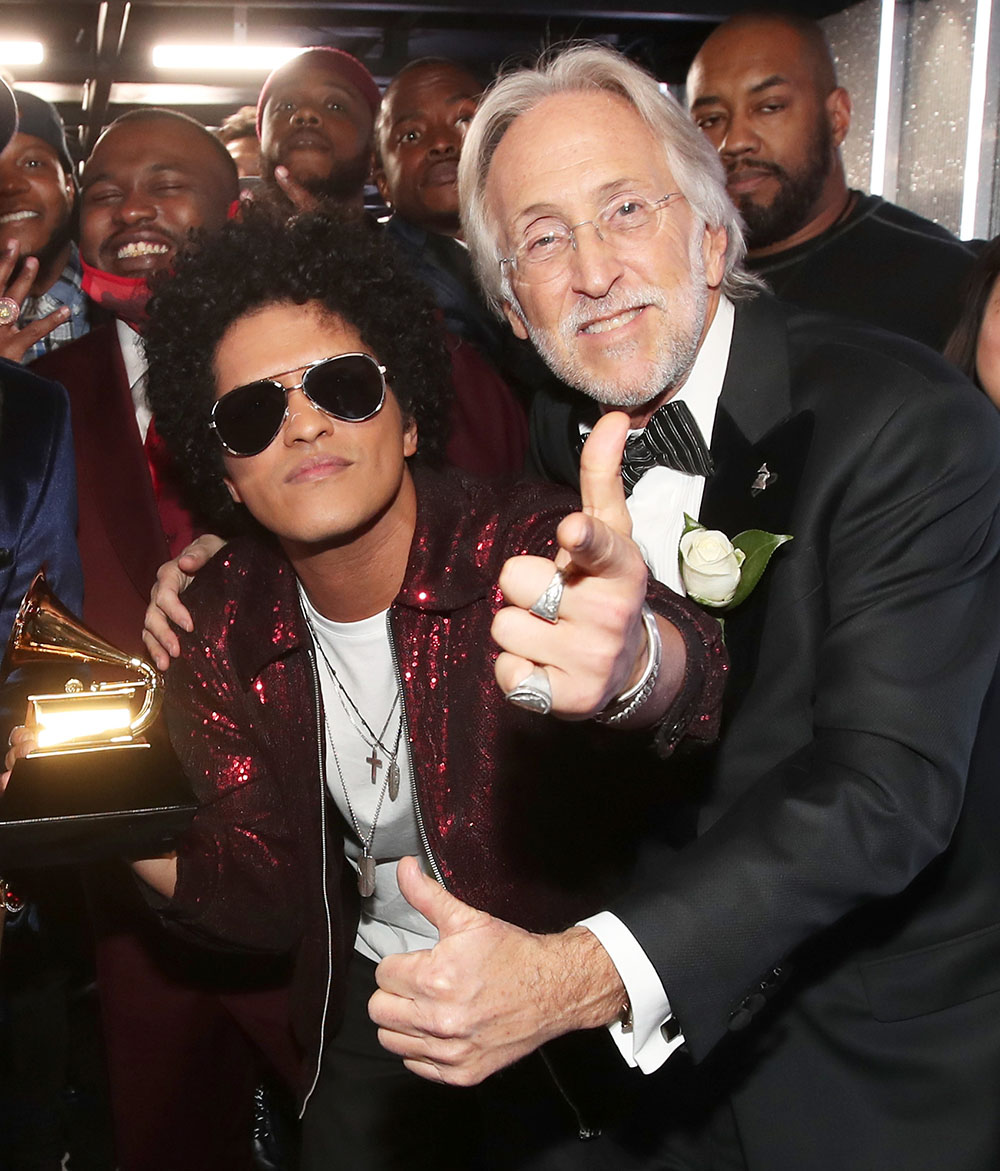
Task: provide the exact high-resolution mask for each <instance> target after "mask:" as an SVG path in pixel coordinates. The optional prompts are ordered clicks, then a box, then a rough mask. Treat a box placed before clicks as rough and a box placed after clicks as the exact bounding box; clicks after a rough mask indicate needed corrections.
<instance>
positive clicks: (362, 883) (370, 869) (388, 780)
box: [303, 611, 403, 899]
mask: <svg viewBox="0 0 1000 1171" xmlns="http://www.w3.org/2000/svg"><path fill="white" fill-rule="evenodd" d="M303 614H304V616H305V620H306V625H307V626H308V627H309V632H310V634H311V635H312V640H313V646H315V647H316V649H317V650H318V651H319V654H320V658H321V659H322V660H323V664H324V666H325V667H326V669H327V671H329V673H330V678H331V679H332V680H333V681H334V683H335V684H336V685H337V689H338V694H341V693H342V694H343V696H344V697H345V698H346V699H347V701H348V703H350V705H351V707H352V708H354V710H355V711H356V712H357V714H358V718H359V719H360V720H361V722H362V723H363V724H364V726H365V727H366V728H368V731H369V732H370V733H371V735H372V738H373V740H374V741H375V743H377V744H378V746H379V748H381V749H382V751H383V752H384V753H385V754H386V756H387V757H388V758H389V768H388V771H387V772H386V776H385V780H384V781H383V782H382V788H381V790H380V791H379V795H378V800H377V801H376V803H375V812H374V814H373V815H372V824H371V828H370V829H369V831H368V834H367V836H366V835H364V834H363V833H362V832H361V825H360V824H359V822H358V818H357V815H356V814H355V812H354V806H353V805H352V804H351V794H350V792H349V790H348V787H347V781H346V780H345V779H344V770H343V769H342V768H341V765H340V757H339V756H338V755H337V747H336V745H335V744H334V742H333V732H332V731H331V729H330V721H329V719H328V718H327V715H326V712H325V711H324V712H323V726H324V728H325V730H326V740H327V744H329V746H330V755H331V756H332V757H333V763H334V765H336V768H337V776H338V777H339V778H340V787H341V789H342V790H343V792H344V802H345V804H346V805H347V812H348V814H349V815H350V818H351V825H352V826H353V827H354V833H355V835H356V836H357V839H358V841H359V842H360V843H361V857H360V858H359V859H358V891H359V892H360V894H361V897H362V898H363V899H367V898H370V897H371V896H372V895H373V894H374V893H375V865H376V863H375V858H374V856H373V855H372V843H373V842H374V841H375V830H376V827H377V826H378V819H379V814H380V813H381V812H382V803H383V802H384V801H385V795H386V793H388V794H389V800H390V801H395V800H396V798H397V796H398V795H399V764H398V763H397V759H396V758H397V756H398V755H399V745H400V742H401V741H402V737H403V713H402V712H400V713H399V724H398V726H397V728H396V742H395V744H393V746H392V752H391V754H390V753H389V751H388V749H387V748H386V747H385V745H384V744H383V743H382V736H385V733H386V729H387V728H388V727H389V721H390V720H391V719H392V713H393V712H394V711H395V710H396V709H397V707H399V701H400V693H399V689H398V688H397V689H396V696H395V699H394V700H393V702H392V707H391V708H390V709H389V714H388V716H386V719H385V724H384V725H383V727H382V733H381V736H376V735H375V733H374V732H372V731H371V728H370V727H369V725H368V721H367V720H365V718H364V716H362V715H361V712H360V711H358V708H357V705H356V704H355V703H354V700H353V699H351V696H350V694H349V693H348V691H347V689H346V688H345V687H344V685H343V683H341V681H340V679H339V677H338V675H337V672H336V671H335V670H334V667H333V664H332V663H331V662H330V660H329V659H328V658H327V656H326V651H325V650H324V649H323V645H322V643H321V642H320V641H319V638H318V636H317V634H316V629H315V627H314V626H313V624H312V622H311V621H310V619H309V615H308V614H305V611H303ZM341 705H342V706H343V708H344V712H345V714H346V715H347V718H348V719H349V720H350V722H351V725H352V727H353V728H354V730H355V731H356V732H357V733H358V735H359V736H360V737H361V739H362V740H363V741H364V742H365V743H366V744H370V747H371V750H372V755H371V756H370V757H367V758H366V760H365V763H366V764H370V765H371V769H372V783H373V784H374V783H375V780H376V769H377V768H381V767H382V761H381V760H379V759H378V753H377V752H376V751H375V743H371V742H370V741H368V739H367V738H366V737H365V735H364V733H363V732H362V731H361V729H360V728H358V726H357V724H355V722H354V720H353V719H351V713H350V711H349V709H348V708H347V705H346V704H344V701H343V699H342V700H341Z"/></svg>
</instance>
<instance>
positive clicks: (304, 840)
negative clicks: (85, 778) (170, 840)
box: [165, 471, 726, 1083]
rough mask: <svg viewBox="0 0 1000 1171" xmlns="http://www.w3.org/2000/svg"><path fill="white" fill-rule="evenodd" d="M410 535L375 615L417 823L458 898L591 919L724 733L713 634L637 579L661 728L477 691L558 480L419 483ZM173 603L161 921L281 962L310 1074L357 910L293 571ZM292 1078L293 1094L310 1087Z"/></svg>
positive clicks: (679, 602)
mask: <svg viewBox="0 0 1000 1171" xmlns="http://www.w3.org/2000/svg"><path fill="white" fill-rule="evenodd" d="M415 479H416V485H417V523H416V532H415V535H414V540H413V544H412V547H411V551H410V559H409V564H408V566H407V570H406V575H405V579H404V583H403V587H402V589H401V591H400V593H399V596H398V597H397V598H396V600H395V602H394V603H393V605H392V607H391V609H390V630H391V634H392V643H393V648H394V653H395V658H396V663H397V666H398V670H399V675H400V679H401V682H402V687H403V697H404V706H405V716H406V730H407V734H408V735H409V738H410V744H411V753H412V760H413V767H414V777H415V789H416V794H417V806H418V819H419V824H420V826H421V827H422V832H423V834H424V836H425V839H426V845H427V849H428V852H429V854H430V856H431V858H432V860H433V863H434V866H435V868H436V870H437V873H438V876H439V878H440V879H441V880H442V881H443V882H444V883H445V885H446V886H447V887H448V888H449V889H450V890H451V891H452V892H453V893H455V894H456V895H457V896H458V897H459V898H461V899H463V900H465V901H466V902H468V903H470V904H472V905H473V906H476V907H479V908H482V909H483V910H486V911H489V912H491V913H492V914H495V915H498V916H501V917H503V918H505V919H507V920H512V921H513V922H516V923H518V924H520V925H521V926H523V927H526V928H528V929H530V930H536V931H550V930H560V929H562V928H564V927H566V926H569V925H570V924H572V923H573V922H575V921H576V920H577V919H579V918H580V917H582V916H584V915H586V914H588V913H591V912H594V911H596V910H598V909H600V907H601V906H602V905H603V904H604V903H605V902H606V900H607V899H608V898H609V897H610V896H611V895H612V894H613V893H615V892H616V891H617V890H618V889H620V886H621V884H622V882H623V881H624V878H625V877H626V876H627V874H628V871H629V867H630V865H631V862H632V854H633V848H634V846H635V839H636V838H637V837H638V835H639V833H640V832H642V831H644V830H645V829H646V828H647V827H648V825H649V818H650V816H651V814H650V811H649V810H647V809H646V808H645V806H646V805H649V804H657V803H660V804H665V805H666V808H665V809H664V810H663V819H662V820H663V821H664V822H668V821H669V817H670V801H671V799H672V796H671V795H672V794H673V793H675V792H676V788H677V785H678V778H677V776H676V775H675V774H677V773H681V772H683V762H682V760H678V761H677V762H675V764H674V765H672V766H671V767H669V768H665V767H664V766H663V763H662V758H663V757H664V756H665V755H668V754H669V753H670V752H671V751H672V749H673V747H674V746H675V744H676V743H677V742H678V741H679V740H681V739H682V738H684V737H687V738H688V739H693V740H702V741H708V740H711V739H713V738H714V736H715V734H716V732H717V730H718V712H719V705H720V700H721V695H722V689H723V681H724V675H725V669H726V668H725V654H724V651H723V649H722V642H721V637H720V634H719V629H718V627H717V625H716V623H715V622H714V621H713V620H712V619H710V618H706V617H705V616H704V615H703V614H702V613H701V611H699V610H698V608H697V607H696V606H694V605H693V604H692V603H689V602H688V601H687V600H686V599H682V598H678V597H677V596H676V595H674V594H672V593H670V592H669V591H668V590H666V589H664V588H663V587H661V586H659V585H657V584H656V583H651V586H650V594H649V597H650V601H651V603H652V604H653V606H654V608H655V609H656V610H657V611H658V612H659V613H661V614H663V615H665V616H666V617H668V618H669V619H670V620H671V621H672V622H673V623H674V624H675V625H676V626H677V627H678V628H679V629H680V631H681V633H682V634H683V636H684V640H685V643H686V646H687V661H688V669H687V676H686V678H685V681H684V684H683V687H682V689H681V693H680V694H679V696H678V698H677V700H676V702H675V704H674V705H673V707H672V709H671V711H670V712H669V713H668V715H667V717H666V719H665V720H664V721H663V722H662V723H661V725H660V726H659V727H658V728H657V729H656V731H655V733H645V734H627V733H622V732H614V731H611V730H609V729H606V728H602V727H599V726H598V725H595V724H593V723H585V724H580V723H564V722H562V721H559V720H554V719H543V718H540V717H538V716H535V715H531V714H529V713H526V712H523V711H520V710H518V709H517V708H514V707H513V706H512V705H510V704H508V703H505V702H504V701H503V698H502V696H501V694H500V692H499V690H498V688H497V686H496V683H495V681H494V678H493V661H494V657H495V653H496V648H495V646H494V644H493V643H492V641H491V639H490V623H491V621H492V618H493V615H494V613H495V612H496V610H497V609H498V607H499V606H500V604H501V598H500V593H499V590H498V588H497V585H496V582H497V577H498V575H499V573H500V569H501V567H502V566H503V563H504V562H505V560H506V559H507V558H508V557H510V556H513V555H515V554H518V553H533V554H537V555H542V556H551V555H552V554H553V547H554V534H555V529H556V526H557V524H558V523H559V521H560V520H561V519H562V518H563V517H564V516H565V515H566V514H567V513H568V512H571V511H573V509H574V508H575V507H578V501H576V500H575V498H574V497H573V496H571V495H570V494H568V493H567V492H566V491H565V490H563V489H557V488H554V487H552V486H550V485H541V484H520V485H517V486H515V487H513V488H512V489H511V490H510V491H509V492H505V491H498V490H497V488H496V487H495V486H488V485H486V484H480V483H476V482H473V481H468V480H463V479H460V478H458V477H454V476H447V477H444V476H437V475H434V474H431V473H426V472H420V471H418V472H417V473H416V476H415ZM185 600H186V601H187V602H188V604H189V606H190V609H191V612H192V615H193V617H194V624H195V634H193V635H182V644H183V652H182V655H181V658H180V659H179V660H178V661H177V662H176V663H175V664H174V665H173V666H172V667H171V668H170V672H169V675H168V679H167V712H168V721H169V726H170V733H171V738H172V740H173V743H174V747H175V748H176V750H177V752H178V754H179V756H180V759H181V761H182V762H183V764H184V766H185V769H186V771H187V774H188V776H189V778H190V780H191V782H192V785H193V787H194V790H195V793H196V795H197V798H198V800H199V803H200V806H201V808H200V811H199V812H198V814H197V815H196V817H195V819H194V822H193V824H192V827H191V829H190V830H189V831H188V832H187V833H186V834H185V835H184V837H183V838H182V839H181V840H180V841H179V843H178V881H177V888H176V892H175V896H174V898H173V900H172V901H171V902H170V903H169V904H167V906H166V910H165V914H166V915H167V916H168V917H169V918H171V919H172V920H174V921H175V922H176V923H177V924H179V925H183V927H184V929H185V930H186V931H187V932H190V933H194V934H196V935H198V936H205V937H209V938H211V939H213V940H215V941H216V942H219V941H221V942H223V943H225V944H228V945H231V946H233V947H238V948H247V949H255V950H260V951H263V952H268V953H274V952H284V951H292V952H293V954H294V958H295V975H294V977H293V988H292V997H291V999H292V1004H293V1017H294V1020H293V1024H294V1026H295V1029H296V1033H297V1035H298V1037H299V1039H300V1041H301V1042H302V1044H303V1046H304V1049H305V1052H306V1054H307V1057H308V1063H307V1067H306V1068H307V1069H310V1070H311V1071H314V1070H315V1069H316V1067H317V1059H318V1054H319V1051H320V1049H321V1047H322V1043H323V1037H324V1035H329V1034H330V1032H331V1030H332V1029H333V1028H335V1027H336V1023H337V1021H338V1019H339V1013H340V1008H341V1001H342V989H343V973H344V966H345V964H346V961H347V958H348V957H349V956H350V953H351V949H352V947H353V941H354V935H355V929H356V924H357V916H358V895H357V886H356V876H355V872H354V871H353V869H352V868H351V867H350V866H349V865H348V864H347V863H346V862H345V860H344V854H343V838H344V833H345V832H346V826H345V824H344V823H343V821H342V820H341V817H340V815H339V813H338V812H337V811H336V808H335V806H334V805H333V803H332V801H331V800H329V799H328V797H327V793H326V787H325V772H324V760H323V735H322V733H321V728H322V713H321V710H320V704H321V700H320V689H319V682H318V675H317V673H316V667H315V663H314V659H313V653H312V645H311V642H310V639H309V635H308V631H307V630H306V628H305V624H304V620H303V617H302V614H301V611H300V608H299V602H298V595H297V591H296V580H295V574H294V572H293V570H292V568H291V566H290V564H289V563H288V562H287V560H286V559H285V558H284V556H283V555H282V554H281V552H280V550H279V549H278V548H277V546H272V545H269V544H266V543H264V542H263V541H262V540H258V539H251V538H246V539H241V540H239V541H234V542H232V543H231V544H230V545H228V546H227V547H226V548H225V549H224V550H223V551H222V552H221V553H220V554H219V555H218V556H217V557H216V558H215V559H214V560H213V561H212V562H211V564H210V565H209V566H207V567H206V568H205V569H204V570H203V571H202V572H201V573H200V574H199V575H198V578H197V580H196V582H195V584H194V585H193V586H192V587H191V590H190V591H189V594H188V595H187V596H186V598H185ZM311 1076H312V1074H311V1073H310V1075H309V1078H307V1079H306V1080H307V1083H308V1081H309V1079H310V1078H311Z"/></svg>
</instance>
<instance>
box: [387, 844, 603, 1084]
mask: <svg viewBox="0 0 1000 1171" xmlns="http://www.w3.org/2000/svg"><path fill="white" fill-rule="evenodd" d="M397 880H398V882H399V889H400V891H401V892H402V894H403V896H404V898H406V900H407V902H409V903H410V905H411V906H412V907H414V908H415V909H416V910H418V911H419V912H420V913H421V914H422V915H423V916H424V917H425V918H426V919H427V920H429V921H430V922H431V923H432V924H433V925H434V926H435V927H436V928H437V929H438V932H439V942H438V943H437V944H436V945H435V946H434V947H432V948H430V949H429V950H426V951H414V952H409V953H407V954H401V955H392V956H387V957H386V958H385V959H384V960H382V962H381V963H380V964H379V965H378V968H377V969H376V973H375V977H376V980H377V981H378V990H377V991H376V992H375V994H374V995H373V996H372V998H371V1000H370V1001H369V1002H368V1013H369V1015H370V1017H371V1019H372V1020H373V1021H374V1022H375V1024H376V1025H378V1027H379V1033H378V1037H379V1042H380V1043H381V1045H382V1046H383V1047H384V1048H385V1049H387V1050H388V1051H389V1052H390V1053H396V1054H398V1055H399V1056H400V1057H402V1058H403V1064H404V1065H405V1066H406V1067H407V1069H409V1070H411V1071H412V1072H413V1073H416V1074H419V1075H420V1076H421V1077H425V1078H427V1079H429V1080H431V1081H439V1082H446V1083H448V1084H449V1085H456V1086H471V1085H477V1084H478V1083H479V1082H481V1081H482V1080H483V1079H484V1078H486V1077H488V1076H489V1075H490V1074H491V1073H494V1072H496V1070H498V1069H502V1068H503V1067H504V1066H506V1065H510V1064H511V1063H512V1062H514V1061H517V1060H518V1059H519V1058H521V1057H523V1056H524V1055H525V1054H527V1053H531V1052H532V1051H533V1050H534V1049H536V1048H537V1047H538V1046H539V1045H541V1044H543V1043H544V1042H545V1041H548V1040H551V1039H552V1038H553V1037H557V1036H559V1035H560V1034H562V1033H566V1032H570V1031H571V1030H573V1029H581V1028H596V1027H598V1026H600V1025H603V1024H606V1023H608V1021H611V1020H613V1019H614V1018H615V1016H616V1015H617V1013H618V1011H619V1010H620V1007H621V1004H622V999H623V995H624V988H623V985H622V983H621V979H620V977H619V976H618V973H617V971H616V969H615V967H614V965H613V964H612V962H611V960H610V958H609V957H608V954H607V952H606V951H605V950H604V948H603V947H602V946H601V945H600V943H598V941H597V938H596V936H594V935H592V934H591V932H589V931H588V930H587V929H586V928H585V927H572V928H570V929H569V930H568V931H564V932H562V933H561V934H559V935H533V934H532V933H531V932H529V931H523V930H522V929H521V928H520V927H515V926H514V925H513V924H511V923H505V922H504V921H503V920H502V919H496V918H494V917H493V916H492V915H488V914H486V913H485V912H483V911H477V910H475V909H474V908H473V907H470V906H467V905H466V904H465V903H463V902H462V901H461V900H460V899H457V898H455V896H454V895H452V894H450V893H449V892H448V891H446V890H445V889H444V888H443V887H441V886H439V885H438V884H437V883H436V882H435V881H434V879H432V878H429V877H428V876H427V875H426V874H424V873H423V872H422V871H421V869H420V867H419V866H418V864H417V862H416V859H414V858H403V859H402V860H401V861H400V863H399V866H398V869H397Z"/></svg>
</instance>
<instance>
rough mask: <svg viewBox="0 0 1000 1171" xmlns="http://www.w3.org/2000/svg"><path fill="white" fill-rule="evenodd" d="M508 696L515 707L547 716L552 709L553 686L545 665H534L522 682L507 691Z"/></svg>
mask: <svg viewBox="0 0 1000 1171" xmlns="http://www.w3.org/2000/svg"><path fill="white" fill-rule="evenodd" d="M507 698H508V699H509V700H510V702H511V703H512V704H514V705H515V707H520V708H524V710H525V711H526V712H537V713H538V714H539V715H540V716H547V715H548V714H549V712H550V711H552V686H551V684H550V683H549V673H548V671H546V670H545V668H544V667H533V668H532V670H531V671H530V672H529V673H528V674H527V675H525V677H524V678H523V679H522V680H521V682H520V683H518V684H517V685H516V686H515V687H512V688H511V689H510V691H508V692H507Z"/></svg>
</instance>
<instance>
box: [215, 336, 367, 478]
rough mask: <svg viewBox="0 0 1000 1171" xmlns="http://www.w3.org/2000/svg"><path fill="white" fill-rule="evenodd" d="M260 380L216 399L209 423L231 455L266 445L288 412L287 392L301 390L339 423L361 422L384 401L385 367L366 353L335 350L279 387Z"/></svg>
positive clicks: (250, 452) (272, 381) (273, 380)
mask: <svg viewBox="0 0 1000 1171" xmlns="http://www.w3.org/2000/svg"><path fill="white" fill-rule="evenodd" d="M291 373H292V371H290V370H286V371H284V373H283V374H279V375H276V376H275V377H274V378H261V379H259V380H258V381H257V382H248V383H247V384H246V385H245V386H237V387H236V388H235V389H233V390H230V391H228V392H227V393H226V394H224V395H223V396H222V398H220V399H216V401H215V405H214V406H213V407H212V416H211V419H210V421H209V426H210V427H211V428H212V430H213V431H214V432H215V434H216V436H217V437H218V440H219V442H220V443H221V444H222V446H223V447H224V448H225V449H226V451H228V452H229V454H230V455H257V454H259V453H260V452H262V451H263V450H264V448H265V447H267V446H269V444H271V443H272V442H273V440H274V438H275V436H276V435H277V434H278V432H279V431H280V430H281V426H282V424H283V423H284V421H285V418H286V417H287V415H288V392H289V391H290V390H301V391H302V393H303V394H304V395H305V396H306V398H308V399H309V401H310V402H311V403H312V404H313V406H314V407H318V408H319V410H321V411H323V412H324V413H325V414H327V415H332V416H333V418H335V419H340V420H341V421H342V422H344V423H363V422H364V421H365V419H370V418H372V416H373V415H377V414H378V412H379V411H380V410H381V409H382V404H383V403H384V402H385V376H386V368H385V367H384V366H380V365H379V363H378V362H376V361H375V359H374V358H373V357H372V356H371V355H370V354H337V355H336V357H333V358H321V359H320V360H319V361H317V362H310V363H309V365H308V366H306V367H305V368H304V369H303V372H302V381H301V382H298V383H296V384H295V385H294V386H284V385H283V384H282V383H280V382H279V381H278V378H282V377H284V374H291Z"/></svg>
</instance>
